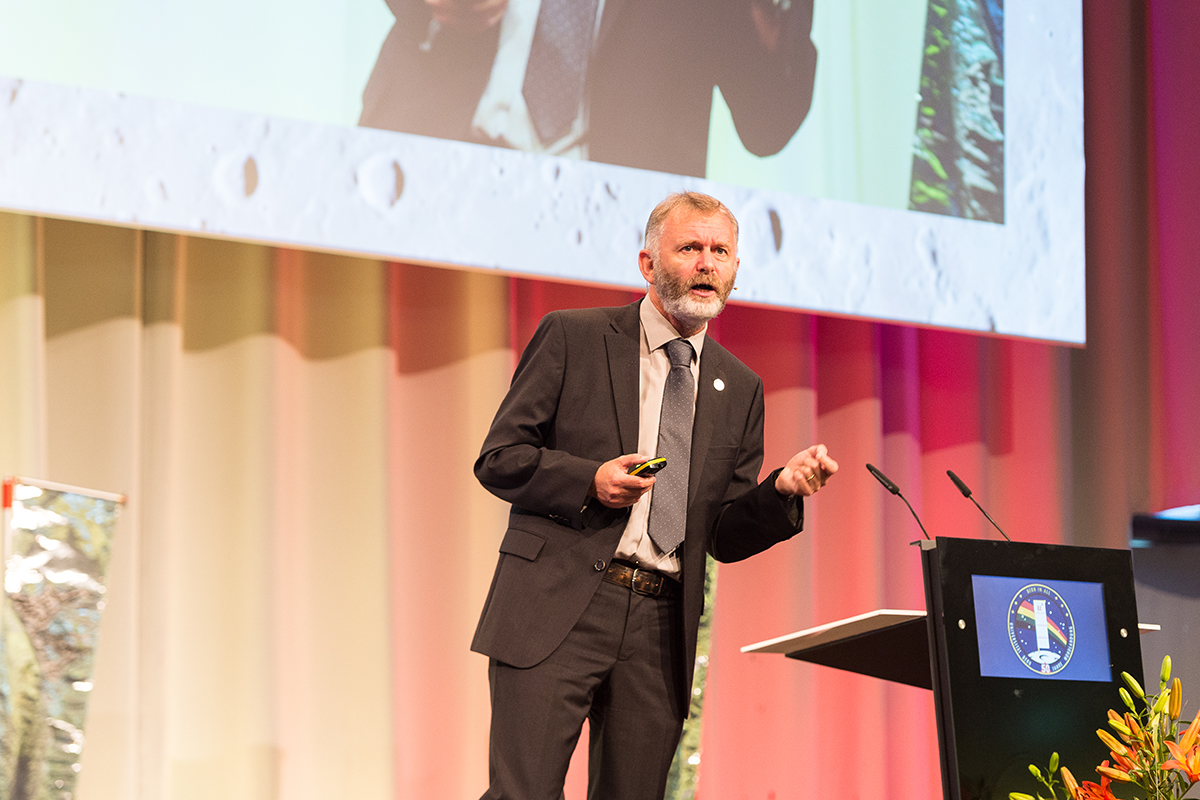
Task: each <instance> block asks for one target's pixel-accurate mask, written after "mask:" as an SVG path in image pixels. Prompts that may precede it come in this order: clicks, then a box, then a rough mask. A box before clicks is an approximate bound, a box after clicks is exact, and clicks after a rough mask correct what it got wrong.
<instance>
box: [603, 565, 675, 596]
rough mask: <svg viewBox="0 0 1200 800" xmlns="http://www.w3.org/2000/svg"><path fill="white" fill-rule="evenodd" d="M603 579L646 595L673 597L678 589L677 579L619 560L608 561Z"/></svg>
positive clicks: (635, 592)
mask: <svg viewBox="0 0 1200 800" xmlns="http://www.w3.org/2000/svg"><path fill="white" fill-rule="evenodd" d="M604 580H606V581H608V582H609V583H615V584H617V585H618V586H624V587H625V588H626V589H629V590H630V591H631V592H633V593H634V594H643V595H646V596H647V597H675V596H676V595H678V594H679V589H680V586H679V581H677V580H674V579H672V578H668V577H667V576H666V575H663V574H662V573H661V572H655V571H654V570H650V569H639V568H637V567H635V566H633V565H632V564H626V563H624V562H621V561H612V562H610V563H609V565H608V571H607V572H605V573H604Z"/></svg>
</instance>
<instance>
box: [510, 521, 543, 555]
mask: <svg viewBox="0 0 1200 800" xmlns="http://www.w3.org/2000/svg"><path fill="white" fill-rule="evenodd" d="M545 544H546V540H545V539H544V538H543V537H541V536H538V535H537V534H536V533H530V532H529V531H523V530H521V529H520V528H509V529H508V532H507V533H505V534H504V541H502V542H500V552H501V553H508V554H510V555H514V556H520V557H521V558H523V559H525V560H526V561H533V560H534V559H535V558H537V557H538V553H540V552H542V547H543V546H544V545H545Z"/></svg>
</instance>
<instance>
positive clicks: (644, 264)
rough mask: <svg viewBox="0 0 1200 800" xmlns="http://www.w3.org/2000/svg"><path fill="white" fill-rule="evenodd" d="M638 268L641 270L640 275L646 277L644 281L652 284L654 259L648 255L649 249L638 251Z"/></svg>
mask: <svg viewBox="0 0 1200 800" xmlns="http://www.w3.org/2000/svg"><path fill="white" fill-rule="evenodd" d="M638 270H640V271H641V273H642V277H643V278H645V279H646V283H649V284H651V285H653V283H654V259H653V258H651V257H650V251H649V250H643V251H642V252H640V253H638Z"/></svg>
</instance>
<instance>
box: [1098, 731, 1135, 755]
mask: <svg viewBox="0 0 1200 800" xmlns="http://www.w3.org/2000/svg"><path fill="white" fill-rule="evenodd" d="M1096 735H1097V736H1099V737H1100V741H1102V742H1104V746H1105V747H1107V748H1108V749H1109V750H1111V751H1112V752H1113V755H1114V756H1123V755H1125V754H1126V753H1128V752H1129V748H1128V747H1126V746H1125V745H1123V744H1121V743H1120V742H1118V741H1117V740H1116V737H1114V736H1113V735H1112V734H1111V733H1109V732H1108V731H1106V730H1104V729H1103V728H1101V729H1100V730H1098V731H1096Z"/></svg>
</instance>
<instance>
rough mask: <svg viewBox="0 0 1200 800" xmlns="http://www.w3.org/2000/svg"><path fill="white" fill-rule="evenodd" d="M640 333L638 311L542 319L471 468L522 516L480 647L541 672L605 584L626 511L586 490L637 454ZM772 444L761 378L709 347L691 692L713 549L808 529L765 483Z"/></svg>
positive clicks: (690, 574)
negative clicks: (766, 453) (609, 466)
mask: <svg viewBox="0 0 1200 800" xmlns="http://www.w3.org/2000/svg"><path fill="white" fill-rule="evenodd" d="M646 302H649V301H646ZM640 335H641V328H640V324H639V317H638V304H637V303H633V304H632V305H628V306H623V307H620V308H597V309H583V310H574V311H559V312H554V313H551V314H548V315H547V316H546V317H545V318H544V319H543V320H542V322H541V324H540V325H539V326H538V329H537V332H536V333H535V334H534V336H533V339H532V340H531V341H530V343H529V346H528V347H527V348H526V349H525V352H524V354H523V355H522V356H521V361H520V363H519V364H518V366H517V369H516V372H515V374H514V375H513V381H512V386H511V388H510V389H509V392H508V395H507V396H506V397H505V398H504V402H503V403H501V405H500V409H499V411H498V412H497V413H496V418H495V420H494V421H493V423H492V427H491V430H490V431H489V433H488V436H487V439H486V440H485V442H484V445H483V451H482V453H481V454H480V456H479V460H478V461H476V462H475V474H476V476H477V477H478V478H479V480H480V482H482V483H483V485H484V486H486V487H487V488H488V489H489V490H490V491H492V492H493V493H494V494H496V495H498V496H499V497H501V498H503V499H505V500H507V501H509V502H511V503H512V512H511V515H510V517H509V525H508V531H507V532H506V533H505V535H504V539H503V541H502V542H501V544H500V560H499V563H498V564H497V566H496V573H495V576H494V577H493V580H492V587H491V590H490V592H489V593H488V597H487V602H486V603H485V605H484V609H483V615H482V617H481V618H480V620H479V627H478V628H477V630H476V632H475V640H474V642H473V643H472V649H473V650H476V651H477V652H480V653H484V654H485V655H488V656H490V657H492V658H495V659H498V660H500V661H503V662H505V663H507V664H511V665H513V666H516V667H530V666H533V665H535V664H537V663H538V662H540V661H541V660H542V659H544V658H546V656H548V655H549V654H550V653H551V652H552V651H553V650H554V649H555V648H556V647H558V645H559V644H560V643H561V642H562V641H563V639H564V638H565V637H566V635H567V633H568V632H569V631H570V630H571V628H572V627H573V626H574V625H575V622H576V621H577V620H578V619H579V617H580V615H581V614H582V613H583V611H584V609H585V608H586V607H587V605H588V602H589V601H590V600H591V598H592V595H593V594H594V593H595V591H596V589H597V587H599V585H600V581H601V579H602V577H603V573H604V569H605V567H606V566H607V565H608V562H609V560H610V559H611V558H612V556H613V553H614V552H615V551H616V548H617V543H618V542H619V541H620V538H621V534H622V532H623V531H624V528H625V524H626V522H627V521H628V519H629V509H612V508H608V507H607V506H604V505H602V504H600V502H599V501H597V500H591V501H590V502H589V498H588V489H589V487H590V486H591V484H592V479H593V477H594V476H595V474H596V470H597V469H598V468H599V467H600V465H601V464H602V463H603V462H605V461H608V460H610V459H613V458H616V457H617V456H619V455H622V454H625V453H635V452H637V441H638V389H639V364H638V352H639V342H640V338H639V337H640ZM718 378H719V379H720V380H721V381H722V382H723V389H722V390H718V389H717V388H716V386H715V385H714V381H716V380H717V379H718ZM762 436H763V388H762V380H761V379H760V378H759V377H758V376H757V375H755V374H754V373H753V372H752V371H750V369H749V368H748V367H746V366H745V365H744V364H742V362H740V361H738V360H737V359H736V358H734V357H733V356H732V355H731V354H730V353H729V351H727V350H725V349H724V348H723V347H721V346H720V345H719V344H717V343H716V342H715V341H713V340H712V339H708V340H706V341H705V343H704V348H703V350H702V353H701V357H700V378H699V387H698V393H697V397H696V415H695V421H694V423H693V429H692V458H691V469H690V473H689V486H688V515H687V528H686V531H687V534H686V536H687V538H686V539H685V541H684V544H683V545H681V547H682V548H683V551H682V552H683V556H682V559H681V560H682V576H681V577H682V582H683V602H682V613H683V619H682V623H683V624H682V625H681V626H680V627H681V629H682V632H683V636H684V642H683V644H684V648H683V650H682V652H683V653H684V657H685V663H682V664H678V665H676V667H675V669H676V675H675V677H677V678H678V679H679V680H678V682H677V684H676V685H677V686H678V687H679V690H680V691H681V692H682V693H683V694H684V695H686V694H687V692H688V691H689V689H690V687H691V677H692V670H693V665H694V654H695V651H696V634H697V630H698V628H699V625H700V614H701V612H702V611H703V606H704V572H705V570H704V566H705V551H706V550H707V551H708V552H711V553H712V554H713V556H714V557H715V558H717V559H718V560H720V561H736V560H739V559H742V558H746V557H748V556H751V555H753V554H755V553H758V552H761V551H763V550H765V549H767V548H768V547H770V546H771V545H773V544H775V543H777V542H780V541H783V540H785V539H788V538H789V537H791V536H793V535H794V534H795V533H797V532H798V531H799V530H800V521H799V520H797V522H796V523H793V522H792V520H791V518H790V517H789V514H788V509H787V506H786V504H785V502H784V501H783V500H782V499H781V498H780V497H779V495H778V494H777V493H776V492H775V489H774V475H772V476H771V477H770V478H768V479H767V480H766V481H764V482H763V483H762V484H761V485H760V484H758V481H757V478H758V472H759V469H760V468H761V466H762V459H763V442H762ZM668 469H670V467H669V466H668ZM797 502H798V501H797ZM681 700H682V702H681V706H680V707H681V708H683V709H686V708H687V707H688V703H687V702H686V697H684V698H681Z"/></svg>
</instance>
